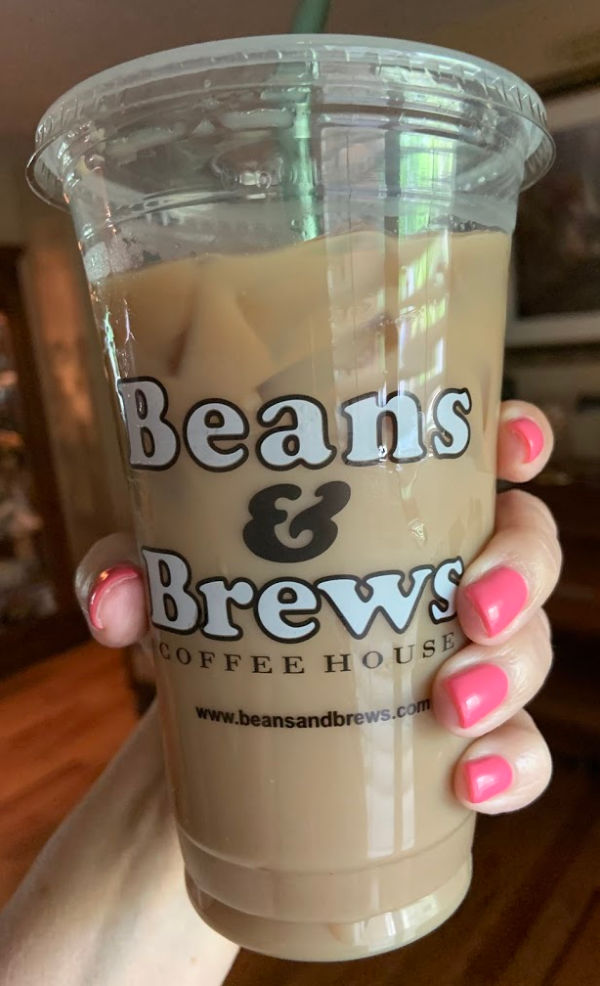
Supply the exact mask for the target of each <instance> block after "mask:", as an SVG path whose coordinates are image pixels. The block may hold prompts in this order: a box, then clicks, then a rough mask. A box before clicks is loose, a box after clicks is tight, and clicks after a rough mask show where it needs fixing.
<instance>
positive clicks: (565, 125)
mask: <svg viewBox="0 0 600 986" xmlns="http://www.w3.org/2000/svg"><path fill="white" fill-rule="evenodd" d="M546 106H547V110H548V123H549V127H550V131H551V133H552V136H553V138H554V141H555V143H556V160H555V162H554V164H553V166H552V168H551V170H550V172H549V173H548V174H547V175H546V176H545V177H544V178H542V179H541V181H540V182H538V184H537V185H535V186H534V187H533V188H530V189H528V190H527V191H526V192H525V193H524V194H523V195H522V197H521V201H520V206H519V214H518V219H517V227H516V230H515V237H514V246H513V261H512V284H511V304H510V315H509V320H508V326H507V345H508V346H509V347H522V346H540V345H541V346H549V345H557V344H565V345H573V344H578V343H579V344H580V343H598V342H600V86H598V87H596V88H593V89H587V90H584V91H580V92H573V93H569V94H566V95H563V96H560V97H556V98H553V99H550V100H548V101H547V104H546Z"/></svg>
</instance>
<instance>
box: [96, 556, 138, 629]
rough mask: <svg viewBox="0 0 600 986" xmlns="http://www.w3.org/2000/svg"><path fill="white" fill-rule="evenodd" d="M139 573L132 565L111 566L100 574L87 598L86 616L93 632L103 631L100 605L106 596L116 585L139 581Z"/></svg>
mask: <svg viewBox="0 0 600 986" xmlns="http://www.w3.org/2000/svg"><path fill="white" fill-rule="evenodd" d="M139 578H140V571H139V569H137V568H135V566H134V565H113V567H112V568H107V569H105V570H104V572H101V573H100V575H99V576H98V578H97V579H96V581H95V582H94V584H93V586H92V589H91V592H90V594H89V597H88V615H89V618H90V623H91V624H92V626H93V627H94V630H104V621H103V619H102V604H103V602H104V601H105V600H106V597H107V595H108V594H109V592H111V590H112V589H114V588H115V586H117V585H122V584H123V582H130V581H131V580H132V579H139Z"/></svg>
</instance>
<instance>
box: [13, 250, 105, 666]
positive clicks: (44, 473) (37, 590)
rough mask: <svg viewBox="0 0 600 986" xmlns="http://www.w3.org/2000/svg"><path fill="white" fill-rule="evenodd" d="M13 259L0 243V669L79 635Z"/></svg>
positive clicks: (83, 632) (81, 630)
mask: <svg viewBox="0 0 600 986" xmlns="http://www.w3.org/2000/svg"><path fill="white" fill-rule="evenodd" d="M18 259H19V250H18V249H16V248H12V247H2V248H0V655H1V656H0V674H5V673H7V672H9V671H12V670H14V669H16V668H19V667H22V666H24V665H25V664H27V663H29V662H30V661H32V660H37V659H39V658H41V657H45V656H47V655H49V654H52V653H55V652H56V651H57V650H63V649H65V648H66V647H69V646H70V645H72V644H74V643H77V642H78V641H81V640H83V639H84V638H85V636H86V627H85V623H84V621H83V619H82V617H81V615H80V613H79V610H78V607H77V604H76V602H75V598H74V595H73V590H72V577H73V571H72V560H71V558H70V554H69V550H68V543H67V537H66V532H65V526H64V521H63V515H62V511H61V505H60V501H59V497H58V491H57V486H56V479H55V474H54V468H53V462H52V453H51V448H50V443H49V440H48V428H47V422H46V419H45V412H44V407H43V404H42V401H41V396H40V389H39V385H38V380H37V373H36V368H35V363H34V358H33V352H32V346H31V340H30V337H29V332H28V326H27V322H26V318H25V314H24V309H23V304H22V299H21V295H20V290H19V282H18V277H17V265H18ZM56 413H60V410H59V409H57V412H56Z"/></svg>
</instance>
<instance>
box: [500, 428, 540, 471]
mask: <svg viewBox="0 0 600 986" xmlns="http://www.w3.org/2000/svg"><path fill="white" fill-rule="evenodd" d="M507 427H508V430H509V431H510V432H512V434H513V435H515V436H516V437H517V438H518V439H519V441H520V442H521V444H522V445H523V449H524V452H525V458H524V459H523V462H533V460H534V459H537V457H538V455H539V454H540V452H541V451H542V449H543V447H544V432H543V431H542V429H541V428H540V426H539V425H538V424H536V423H535V421H533V420H532V419H531V418H515V419H514V420H513V421H509V422H508V426H507Z"/></svg>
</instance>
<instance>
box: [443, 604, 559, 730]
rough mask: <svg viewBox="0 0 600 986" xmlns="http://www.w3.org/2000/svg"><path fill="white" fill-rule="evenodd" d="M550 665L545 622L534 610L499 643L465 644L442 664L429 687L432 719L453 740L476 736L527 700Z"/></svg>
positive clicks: (504, 719) (550, 654)
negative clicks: (521, 626)
mask: <svg viewBox="0 0 600 986" xmlns="http://www.w3.org/2000/svg"><path fill="white" fill-rule="evenodd" d="M551 664H552V645H551V642H550V634H549V625H548V619H547V617H546V615H545V614H544V613H543V611H541V610H540V611H539V612H538V613H536V614H535V616H534V617H533V618H532V619H531V620H530V621H529V623H527V624H526V626H524V627H523V628H522V629H521V630H519V631H518V632H517V633H516V634H514V635H513V636H512V637H511V638H510V640H508V641H507V642H505V643H504V644H500V645H489V646H487V647H486V646H482V645H480V644H470V645H469V646H467V647H465V648H464V649H463V650H461V651H459V652H458V653H457V654H455V655H453V656H452V657H450V658H449V659H448V660H447V661H445V663H444V664H443V665H442V667H441V668H440V671H439V672H438V674H437V676H436V679H435V681H434V685H433V692H432V698H433V709H434V713H435V716H436V718H437V719H438V721H439V722H440V723H441V724H442V725H443V726H445V727H446V729H449V730H450V731H451V732H453V733H456V734H457V735H458V736H473V737H475V736H482V735H483V734H484V733H487V732H490V730H492V729H496V728H497V727H498V726H501V725H502V724H503V723H505V722H507V721H508V720H509V719H512V718H513V716H515V715H516V714H517V712H519V710H520V709H522V708H523V706H524V705H526V704H527V703H528V702H529V701H531V699H532V698H533V696H534V695H535V694H536V693H537V692H538V691H539V689H540V688H541V686H542V685H543V683H544V680H545V678H546V676H547V674H548V672H549V670H550V666H551Z"/></svg>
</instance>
